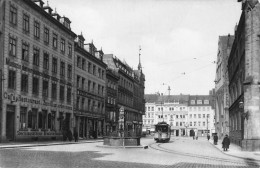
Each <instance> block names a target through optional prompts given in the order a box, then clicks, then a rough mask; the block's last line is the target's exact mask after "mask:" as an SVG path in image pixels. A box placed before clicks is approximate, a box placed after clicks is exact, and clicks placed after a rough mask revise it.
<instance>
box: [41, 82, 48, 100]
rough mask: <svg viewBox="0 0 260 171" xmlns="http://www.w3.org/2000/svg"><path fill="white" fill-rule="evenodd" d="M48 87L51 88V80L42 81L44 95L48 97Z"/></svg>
mask: <svg viewBox="0 0 260 171" xmlns="http://www.w3.org/2000/svg"><path fill="white" fill-rule="evenodd" d="M48 88H49V82H48V81H45V80H43V81H42V96H44V97H48Z"/></svg>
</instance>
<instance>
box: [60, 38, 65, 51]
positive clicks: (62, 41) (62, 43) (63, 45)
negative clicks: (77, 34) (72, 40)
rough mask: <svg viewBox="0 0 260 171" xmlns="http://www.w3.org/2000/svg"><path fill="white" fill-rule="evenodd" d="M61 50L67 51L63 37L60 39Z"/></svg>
mask: <svg viewBox="0 0 260 171" xmlns="http://www.w3.org/2000/svg"><path fill="white" fill-rule="evenodd" d="M60 50H61V52H62V53H65V40H64V39H62V38H61V41H60Z"/></svg>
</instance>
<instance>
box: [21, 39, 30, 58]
mask: <svg viewBox="0 0 260 171" xmlns="http://www.w3.org/2000/svg"><path fill="white" fill-rule="evenodd" d="M22 60H24V61H27V62H28V61H29V45H28V44H27V43H23V44H22Z"/></svg>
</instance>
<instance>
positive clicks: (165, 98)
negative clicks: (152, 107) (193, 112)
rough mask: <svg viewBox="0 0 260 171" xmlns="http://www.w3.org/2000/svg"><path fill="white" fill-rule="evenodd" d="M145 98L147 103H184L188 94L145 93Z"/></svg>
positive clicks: (187, 98)
mask: <svg viewBox="0 0 260 171" xmlns="http://www.w3.org/2000/svg"><path fill="white" fill-rule="evenodd" d="M145 100H146V102H147V103H161V102H168V103H169V102H172V103H173V102H176V101H177V102H179V103H185V102H188V101H189V95H183V94H180V95H159V94H146V95H145Z"/></svg>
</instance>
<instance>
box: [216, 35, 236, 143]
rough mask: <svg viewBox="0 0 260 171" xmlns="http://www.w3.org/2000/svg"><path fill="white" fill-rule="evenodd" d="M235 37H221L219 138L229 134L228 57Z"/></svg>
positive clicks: (218, 74) (217, 62)
mask: <svg viewBox="0 0 260 171" xmlns="http://www.w3.org/2000/svg"><path fill="white" fill-rule="evenodd" d="M233 41H234V36H231V35H227V36H219V41H218V55H217V60H216V78H215V91H216V92H215V98H216V99H215V100H216V105H215V106H216V110H215V119H216V123H215V130H216V133H217V134H218V136H219V138H221V139H222V138H224V136H225V135H226V134H229V91H228V83H229V82H228V81H229V80H228V67H227V66H228V57H229V54H230V51H231V47H232V44H233Z"/></svg>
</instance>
